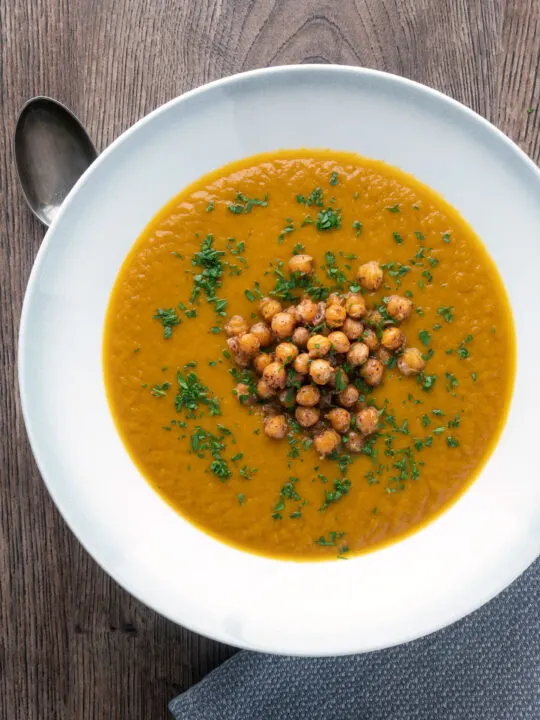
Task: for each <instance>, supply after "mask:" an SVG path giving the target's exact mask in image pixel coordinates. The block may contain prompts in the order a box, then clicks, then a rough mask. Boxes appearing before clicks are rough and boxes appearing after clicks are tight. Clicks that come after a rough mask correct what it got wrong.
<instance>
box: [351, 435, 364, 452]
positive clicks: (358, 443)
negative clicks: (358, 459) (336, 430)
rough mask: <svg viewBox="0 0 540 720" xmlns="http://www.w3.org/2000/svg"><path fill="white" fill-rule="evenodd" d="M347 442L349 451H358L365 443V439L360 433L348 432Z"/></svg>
mask: <svg viewBox="0 0 540 720" xmlns="http://www.w3.org/2000/svg"><path fill="white" fill-rule="evenodd" d="M347 444H348V446H349V451H350V452H353V453H359V452H361V450H362V448H363V447H364V445H365V440H364V437H363V436H362V435H360V433H356V432H350V433H349V435H348V436H347Z"/></svg>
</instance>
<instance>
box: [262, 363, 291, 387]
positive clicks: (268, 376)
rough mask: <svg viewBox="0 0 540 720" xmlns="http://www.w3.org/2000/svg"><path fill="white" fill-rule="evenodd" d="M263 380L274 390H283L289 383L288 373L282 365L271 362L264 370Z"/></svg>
mask: <svg viewBox="0 0 540 720" xmlns="http://www.w3.org/2000/svg"><path fill="white" fill-rule="evenodd" d="M263 379H264V380H266V382H267V383H268V385H269V386H270V387H271V388H272V390H282V389H283V388H284V387H285V383H286V382H287V371H286V370H285V368H284V367H283V365H282V364H281V363H278V362H271V363H270V364H269V365H267V366H266V367H265V368H264V370H263Z"/></svg>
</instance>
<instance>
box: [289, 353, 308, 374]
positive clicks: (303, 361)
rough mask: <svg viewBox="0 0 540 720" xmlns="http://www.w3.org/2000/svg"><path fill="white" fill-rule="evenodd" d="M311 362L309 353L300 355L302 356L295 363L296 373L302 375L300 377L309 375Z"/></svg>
mask: <svg viewBox="0 0 540 720" xmlns="http://www.w3.org/2000/svg"><path fill="white" fill-rule="evenodd" d="M309 360H310V358H309V355H308V354H307V353H300V355H297V357H296V358H295V361H294V363H293V367H294V369H295V370H296V372H297V373H300V375H307V373H308V371H309Z"/></svg>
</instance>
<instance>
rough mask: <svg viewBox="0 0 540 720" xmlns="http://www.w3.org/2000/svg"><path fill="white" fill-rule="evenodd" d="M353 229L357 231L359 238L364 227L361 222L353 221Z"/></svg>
mask: <svg viewBox="0 0 540 720" xmlns="http://www.w3.org/2000/svg"><path fill="white" fill-rule="evenodd" d="M352 227H353V230H354V231H355V235H356V237H359V236H360V233H361V232H362V227H363V226H362V223H361V222H360V220H353V224H352Z"/></svg>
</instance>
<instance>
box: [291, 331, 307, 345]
mask: <svg viewBox="0 0 540 720" xmlns="http://www.w3.org/2000/svg"><path fill="white" fill-rule="evenodd" d="M292 340H293V343H294V344H295V345H296V346H297V347H299V348H301V347H302V348H303V347H306V345H307V341H308V340H309V330H308V329H307V328H305V327H297V328H296V330H295V331H294V332H293V336H292Z"/></svg>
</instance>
